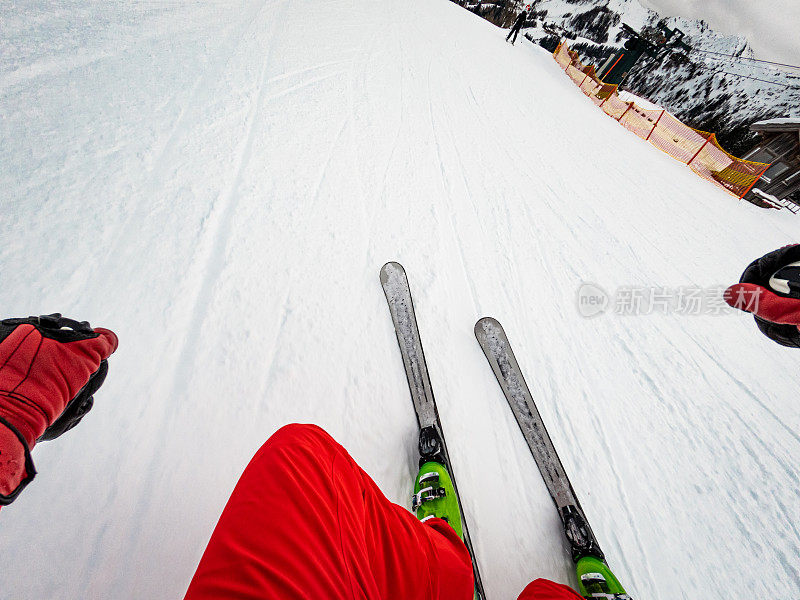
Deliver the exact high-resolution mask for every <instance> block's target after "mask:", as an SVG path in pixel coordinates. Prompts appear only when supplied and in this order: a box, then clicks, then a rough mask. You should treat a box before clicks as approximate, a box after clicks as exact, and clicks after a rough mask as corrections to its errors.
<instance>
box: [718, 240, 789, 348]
mask: <svg viewBox="0 0 800 600" xmlns="http://www.w3.org/2000/svg"><path fill="white" fill-rule="evenodd" d="M724 298H725V301H726V302H727V303H728V304H730V305H731V306H732V307H734V308H738V309H740V310H744V311H746V312H749V313H752V314H753V316H754V317H755V320H756V325H758V328H759V329H760V330H761V333H763V334H764V335H766V336H767V337H768V338H770V339H771V340H773V341H775V342H777V343H779V344H781V345H782V346H788V347H790V348H800V329H798V327H800V244H793V245H791V246H784V247H783V248H779V249H778V250H774V251H772V252H770V253H769V254H765V255H764V256H762V257H761V258H759V259H757V260H754V261H753V262H752V263H750V265H749V266H748V267H747V268H746V269H745V270H744V273H742V277H741V279H740V280H739V283H737V284H735V285H732V286H730V287H729V288H728V289H727V290H725V295H724Z"/></svg>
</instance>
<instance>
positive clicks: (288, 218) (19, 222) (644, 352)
mask: <svg viewBox="0 0 800 600" xmlns="http://www.w3.org/2000/svg"><path fill="white" fill-rule="evenodd" d="M0 17H1V18H2V21H3V23H4V25H5V27H4V35H3V37H2V38H1V39H0V61H2V62H0V139H2V144H0V189H2V190H3V192H2V203H1V205H2V211H0V231H2V234H3V244H2V245H0V274H1V275H0V277H2V283H3V285H2V286H0V306H1V307H2V313H3V314H4V315H9V316H11V315H27V314H37V313H42V312H49V311H57V310H58V311H62V312H64V313H66V314H69V315H74V316H77V317H79V318H86V319H90V320H91V321H92V322H93V323H95V324H98V325H104V326H107V327H111V328H113V329H114V330H115V331H117V332H118V334H119V336H120V339H121V342H122V343H121V346H120V350H119V352H118V353H117V354H116V355H115V356H114V357H113V360H112V361H111V372H110V377H109V379H108V381H107V383H106V385H105V386H104V388H103V389H102V391H101V392H100V394H99V395H98V398H97V403H96V407H95V409H94V410H93V412H92V413H91V414H90V415H89V416H88V417H87V418H86V419H85V421H84V423H82V424H81V425H80V427H79V428H78V429H76V430H75V431H73V432H71V433H69V434H68V435H66V436H64V437H63V438H62V439H60V440H58V441H57V442H54V443H48V444H42V445H41V446H40V447H38V448H37V449H36V451H35V453H34V454H35V458H36V461H37V465H38V468H39V471H40V475H39V476H38V479H37V481H36V482H34V484H32V485H31V486H30V487H29V489H28V490H27V491H26V492H25V494H24V495H23V496H22V497H21V499H20V500H19V501H18V502H16V503H15V504H14V505H13V506H11V507H9V508H7V509H4V510H3V511H2V516H1V519H2V535H0V573H2V576H1V578H2V583H1V584H0V597H2V598H13V599H15V600H16V599H22V598H37V599H38V598H51V599H62V598H63V599H73V598H115V599H121V598H165V599H166V598H180V597H181V596H182V594H183V592H184V591H185V588H186V586H187V584H188V581H189V579H190V578H191V576H192V573H193V571H194V568H195V566H196V564H197V561H198V560H199V557H200V555H201V553H202V551H203V548H204V546H205V544H206V542H207V540H208V538H209V536H210V534H211V531H212V528H213V526H214V524H215V522H216V519H217V517H218V516H219V513H220V511H221V509H222V507H223V506H224V503H225V501H226V499H227V497H228V494H229V493H230V491H231V489H232V488H233V485H234V483H235V482H236V479H237V477H238V475H239V473H240V472H241V471H242V469H243V468H244V466H245V465H246V463H247V461H248V460H249V458H250V456H251V455H252V454H253V452H254V451H255V450H256V449H257V448H258V446H259V445H260V444H261V443H262V442H263V440H265V439H266V438H267V437H268V436H269V435H270V434H271V433H272V432H273V431H275V430H276V429H277V428H278V427H280V426H281V425H283V424H285V423H287V422H292V421H308V422H315V423H318V424H320V425H322V426H323V427H325V428H326V429H328V431H330V432H331V433H332V434H333V435H334V436H335V437H336V438H337V439H339V440H340V441H341V442H342V443H343V444H344V445H345V446H346V447H347V448H348V449H349V450H350V452H351V453H352V454H353V455H354V457H355V458H356V459H357V460H358V461H359V462H360V463H361V464H362V465H363V466H364V468H365V469H366V470H367V471H368V472H369V473H370V474H371V475H372V476H373V477H374V478H375V479H376V481H377V482H378V484H379V485H380V486H381V488H382V489H383V490H385V492H386V493H387V495H388V496H389V497H390V498H392V499H394V500H395V501H398V502H403V503H405V502H406V500H407V498H408V494H409V486H410V482H411V478H412V469H413V468H414V465H413V458H412V446H413V443H414V436H415V424H414V416H413V413H412V409H411V403H410V401H409V398H408V390H407V386H406V382H405V378H404V375H403V370H402V363H401V359H400V354H399V352H398V349H397V343H396V340H395V338H394V333H393V330H392V326H391V320H390V318H389V314H388V310H387V308H386V306H385V301H384V298H383V294H382V292H381V288H380V285H379V281H378V269H379V268H380V266H381V265H382V264H383V263H384V262H385V261H387V260H399V261H401V262H402V263H404V264H405V266H406V268H407V270H408V273H409V278H410V280H411V285H412V289H413V291H414V294H415V297H416V305H417V312H418V319H419V324H420V328H421V333H422V338H423V342H424V343H425V345H426V351H427V358H428V362H429V367H430V372H431V378H432V382H433V387H434V390H435V392H436V394H437V397H438V401H439V404H440V411H441V413H442V420H443V423H444V427H445V429H446V433H447V435H448V443H449V446H450V450H451V453H453V454H454V461H455V469H456V473H457V475H458V477H459V479H460V481H459V484H460V487H461V489H462V492H463V493H464V495H465V498H464V501H465V506H466V510H467V512H468V515H467V516H468V518H469V519H470V522H471V525H470V527H471V531H472V532H473V536H474V538H475V542H476V546H477V549H478V554H479V561H480V564H481V567H482V570H483V575H484V580H485V583H486V586H487V590H488V593H489V594H490V596H489V597H490V598H491V599H495V598H496V599H502V598H514V597H516V594H517V593H519V591H520V590H521V589H522V588H523V587H524V585H525V584H526V583H527V582H528V581H529V580H530V579H532V578H535V577H538V576H544V577H550V578H554V579H557V580H559V581H562V582H568V583H569V582H571V581H572V580H571V577H572V575H571V573H570V564H569V560H568V557H567V555H566V552H565V550H564V544H563V541H562V538H561V534H560V530H559V526H558V522H557V517H556V515H555V511H554V510H553V508H552V505H551V502H550V499H549V497H548V495H547V492H546V490H545V489H544V486H543V484H542V482H541V479H540V477H539V474H538V472H537V470H536V467H535V464H534V462H533V461H532V459H531V457H530V455H529V453H528V450H527V448H526V446H525V445H524V442H523V440H522V436H521V435H520V434H519V432H518V431H517V429H516V424H515V423H514V421H513V419H512V417H511V414H510V411H509V410H508V408H507V406H506V404H505V402H504V400H503V399H502V396H501V393H500V390H499V388H498V386H497V384H496V382H495V381H494V379H493V376H492V373H491V371H490V369H489V367H488V365H487V364H486V362H485V359H484V358H483V356H482V354H481V351H480V348H479V347H478V345H477V343H476V342H475V340H474V338H473V334H472V326H473V324H474V322H475V320H476V319H478V318H479V317H481V316H484V315H493V316H495V317H497V318H498V319H499V320H500V321H501V322H502V323H503V324H504V325H505V328H506V331H507V332H508V334H509V337H510V338H511V341H512V343H514V345H515V349H516V352H517V356H518V358H519V360H520V363H521V365H522V368H523V369H524V370H525V372H526V373H527V375H528V382H529V384H530V387H531V390H532V392H533V393H534V395H535V396H536V397H537V399H538V401H539V404H540V409H541V412H542V414H543V417H544V419H545V420H546V422H547V423H548V424H550V431H551V434H552V437H553V440H554V442H555V444H556V446H557V447H558V448H559V449H560V451H561V453H562V459H563V462H564V463H565V467H566V469H567V470H568V472H569V473H571V474H572V478H573V483H574V486H575V488H576V491H577V492H578V494H579V495H580V497H581V498H582V501H583V504H584V508H585V510H586V512H587V514H588V516H589V518H590V519H591V521H592V525H593V528H594V530H595V533H596V534H597V537H598V538H599V539H600V540H601V543H602V544H603V545H604V548H605V550H606V552H607V554H608V558H609V560H610V563H611V564H612V566H614V567H615V570H616V571H617V574H618V576H619V577H620V579H622V580H623V581H624V582H625V583H626V584H627V585H628V587H629V588H630V591H631V592H632V593H633V594H634V595H635V597H637V598H643V599H644V598H647V599H650V600H667V599H669V600H673V599H676V598H686V599H689V598H692V599H696V598H721V597H726V598H733V599H740V598H741V599H745V598H752V597H775V598H788V597H792V595H793V594H794V593H795V590H796V589H797V588H798V585H800V571H799V570H798V566H797V561H796V557H797V556H798V554H800V539H799V537H798V530H797V526H796V525H795V522H794V521H795V520H796V519H795V518H796V516H797V514H800V492H798V480H799V478H800V477H799V475H798V470H797V464H798V459H799V458H800V436H799V435H798V431H800V416H799V414H798V412H797V410H796V406H795V403H796V398H797V397H798V395H800V375H798V372H797V367H796V365H797V359H798V354H796V353H794V352H792V351H791V350H787V349H784V348H781V347H779V346H777V345H774V344H772V343H770V342H769V341H768V340H766V339H765V338H763V337H762V336H760V334H758V333H757V331H756V330H755V327H754V325H753V323H752V320H751V319H750V318H749V317H748V316H746V315H732V314H726V315H705V316H680V315H676V314H653V315H648V316H627V317H623V316H617V315H614V314H607V315H604V316H601V317H596V318H594V319H591V320H589V319H584V318H582V317H581V316H580V314H579V313H578V311H577V307H576V293H577V290H578V287H579V285H580V284H581V282H583V281H589V282H593V283H595V284H597V285H600V286H602V287H603V288H605V289H606V290H609V291H612V290H614V289H616V288H618V287H620V286H654V285H658V286H670V287H677V286H686V285H695V286H703V287H708V286H715V285H720V284H725V283H728V282H732V281H734V280H736V279H737V278H738V276H739V273H740V272H741V270H742V269H743V267H744V266H745V265H746V264H747V263H748V262H749V261H750V260H752V259H753V258H754V257H756V256H759V255H760V254H761V253H763V252H765V251H767V250H771V249H773V248H775V247H777V246H779V245H782V244H786V243H789V242H792V241H795V240H796V238H795V235H796V232H797V227H798V221H797V219H796V217H794V216H793V215H790V214H788V213H779V212H774V211H764V210H762V209H758V208H756V207H754V206H752V205H750V204H747V203H742V202H737V201H736V200H735V199H734V198H732V197H731V196H729V195H727V194H726V193H724V192H723V191H721V190H719V189H717V188H716V187H715V186H713V185H711V184H709V183H707V182H705V181H703V180H701V179H700V178H698V177H696V176H695V175H694V174H693V173H692V172H691V171H690V170H689V169H687V168H686V167H684V166H682V165H681V164H679V163H677V162H676V161H674V160H672V159H671V158H669V157H668V156H666V155H664V154H662V153H661V152H659V151H658V150H656V149H655V148H653V147H652V146H650V145H648V144H646V143H644V142H643V141H642V140H640V139H639V138H637V137H636V136H634V135H633V134H631V133H629V132H627V131H626V130H624V129H623V128H621V127H619V125H617V124H616V123H614V121H613V120H611V119H609V118H607V117H606V116H605V115H603V114H602V112H601V111H599V110H597V108H596V107H595V106H594V105H593V104H592V103H591V102H590V101H589V100H588V99H587V98H586V97H584V96H583V94H581V93H580V91H579V90H578V89H577V88H576V87H575V86H574V84H573V83H572V82H571V81H570V80H569V79H567V77H566V76H564V75H563V73H561V72H560V71H559V69H558V67H557V65H556V64H555V62H554V61H553V60H552V58H551V57H550V56H549V55H548V54H547V53H546V52H544V51H543V50H542V49H541V48H538V47H535V46H533V45H532V44H530V43H528V42H527V41H523V42H522V43H520V44H519V45H518V46H516V47H512V46H510V45H508V44H506V43H504V41H503V39H502V38H503V37H504V32H502V31H499V30H497V29H495V28H494V27H492V26H491V25H489V24H488V23H487V22H486V21H483V20H482V19H480V18H478V17H476V16H475V15H473V14H471V13H469V12H467V11H465V10H463V9H460V8H459V7H458V6H456V5H455V4H451V3H450V2H447V1H446V0H425V1H422V0H410V1H408V2H389V1H388V0H383V1H377V0H347V1H345V0H334V1H330V2H322V1H320V0H309V1H308V2H294V1H292V0H230V1H225V2H223V1H211V0H206V1H193V2H162V3H150V2H122V1H116V2H109V1H108V0H98V1H94V2H92V1H88V0H81V1H78V0H55V1H51V2H28V3H15V4H9V3H6V4H3V6H2V7H0Z"/></svg>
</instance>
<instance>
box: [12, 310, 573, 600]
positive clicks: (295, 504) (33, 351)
mask: <svg viewBox="0 0 800 600" xmlns="http://www.w3.org/2000/svg"><path fill="white" fill-rule="evenodd" d="M117 343H118V342H117V336H116V335H114V333H112V332H111V331H109V330H107V329H100V328H96V329H92V328H91V327H90V326H89V324H88V323H86V322H78V321H73V320H70V319H66V318H63V317H61V315H48V316H43V317H29V318H24V319H6V320H3V321H0V494H1V495H0V503H2V504H9V503H10V502H11V501H13V500H14V499H15V498H17V496H18V495H19V493H20V492H21V491H22V489H23V488H24V487H25V486H26V485H27V484H28V483H29V482H30V481H31V480H32V479H33V477H34V475H35V474H36V470H35V469H34V467H33V461H32V460H31V453H30V451H31V449H32V448H33V446H34V444H36V443H37V441H41V440H48V439H53V438H55V437H57V436H59V435H60V434H62V433H64V432H65V431H67V430H68V429H70V428H72V427H74V426H75V425H76V424H77V423H78V422H79V421H80V420H81V418H82V417H83V416H84V415H85V414H86V412H87V411H88V410H89V409H90V408H91V406H92V396H93V394H94V393H95V392H96V391H97V390H98V389H99V387H100V386H101V385H102V383H103V380H104V379H105V376H106V373H107V370H108V364H107V360H106V359H107V358H108V357H109V356H110V355H111V354H112V353H113V352H114V351H115V350H116V348H117ZM235 433H236V432H232V434H234V435H235ZM212 450H213V449H212ZM445 479H446V480H445V481H442V482H441V487H442V489H443V490H444V491H445V495H446V496H447V495H449V497H450V498H453V497H454V490H453V489H452V483H449V478H445ZM427 489H429V490H430V489H438V488H427ZM437 497H438V496H437ZM443 500H444V498H443ZM425 506H426V508H425V510H424V511H418V512H417V516H415V515H414V514H412V513H411V512H409V511H408V510H406V509H404V508H403V507H401V506H399V505H397V504H393V503H391V502H389V500H388V499H387V498H386V497H385V496H384V495H383V494H382V493H381V491H380V490H379V489H378V486H377V485H376V484H375V482H374V481H372V479H371V478H370V477H369V475H367V474H366V473H365V472H364V471H363V470H361V468H360V467H359V466H358V465H357V464H356V463H355V461H354V460H353V459H352V458H351V457H350V455H349V454H348V453H347V451H346V450H345V449H344V448H343V447H342V446H340V445H339V444H337V443H336V442H335V441H334V440H333V438H331V437H330V436H329V435H328V434H327V433H325V432H324V431H323V430H322V429H320V428H319V427H317V426H315V425H287V426H285V427H283V428H281V429H280V430H278V431H277V432H276V433H275V434H274V435H273V436H272V437H270V438H269V440H267V441H266V443H265V444H264V445H263V446H262V447H261V449H260V450H258V452H256V454H255V456H254V457H253V459H252V460H251V461H250V464H249V465H248V466H247V468H246V469H245V471H244V473H243V474H242V476H241V478H240V479H239V482H238V483H237V484H236V488H235V489H234V490H233V493H232V494H231V497H230V499H229V500H228V504H227V505H226V507H225V510H224V511H223V513H222V516H221V517H220V519H219V522H218V523H217V526H216V528H215V529H214V533H213V535H212V536H211V540H210V541H209V543H208V547H207V548H206V550H205V553H204V554H203V557H202V559H201V561H200V564H199V566H198V568H197V572H196V573H195V575H194V578H193V579H192V582H191V584H190V585H189V589H188V591H187V593H186V599H187V600H206V599H208V600H210V599H212V598H213V599H214V600H234V599H235V600H267V599H272V598H275V599H281V600H322V599H325V600H329V599H330V600H333V599H336V598H360V599H363V600H395V599H397V598H403V599H404V600H472V598H473V574H472V564H471V560H470V556H469V553H468V551H467V548H466V546H465V545H464V543H463V542H462V541H461V539H460V538H459V536H458V535H457V533H456V531H455V530H454V529H453V527H451V525H450V523H456V522H457V521H459V520H460V515H459V514H458V509H457V508H454V506H455V507H457V503H453V502H452V501H451V502H449V503H448V502H446V501H443V502H441V503H439V504H437V502H426V503H425ZM423 513H424V514H423ZM417 517H424V520H423V521H420V520H417ZM441 517H445V518H447V519H449V521H446V520H444V519H443V518H441ZM20 542H22V541H20ZM519 599H520V600H580V599H581V597H580V596H579V595H578V594H577V593H576V592H574V591H572V590H571V589H570V588H568V587H567V586H564V585H561V584H558V583H553V582H552V581H548V580H545V579H537V580H536V581H534V582H532V583H531V584H530V585H528V586H527V587H526V588H525V590H524V591H523V592H522V594H521V595H520V596H519Z"/></svg>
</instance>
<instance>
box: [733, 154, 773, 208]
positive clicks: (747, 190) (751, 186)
mask: <svg viewBox="0 0 800 600" xmlns="http://www.w3.org/2000/svg"><path fill="white" fill-rule="evenodd" d="M771 166H772V163H769V164H768V165H767V166H766V167H764V168H763V169H761V173H759V174H758V177H756V178H755V179H753V183H751V184H750V187H749V188H747V189H746V190H745V192H744V193H743V194H742V195H741V196H739V200H741V199H742V198H744V197H745V196H746V195H747V192H749V191H750V190H752V189H753V188H754V187H755V185H756V183H758V180H759V179H761V176H762V175H763V174H764V173H766V172H767V169H769V168H770V167H771Z"/></svg>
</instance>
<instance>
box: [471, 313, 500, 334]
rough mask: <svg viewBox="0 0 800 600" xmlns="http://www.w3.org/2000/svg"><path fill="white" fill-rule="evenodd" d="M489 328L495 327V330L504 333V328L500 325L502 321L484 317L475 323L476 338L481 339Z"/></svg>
mask: <svg viewBox="0 0 800 600" xmlns="http://www.w3.org/2000/svg"><path fill="white" fill-rule="evenodd" d="M489 327H494V328H495V329H499V330H500V331H503V326H502V325H500V321H498V320H497V319H495V318H494V317H482V318H480V319H478V321H477V322H476V323H475V337H477V338H480V336H481V333H483V332H484V331H485V330H486V328H489Z"/></svg>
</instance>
